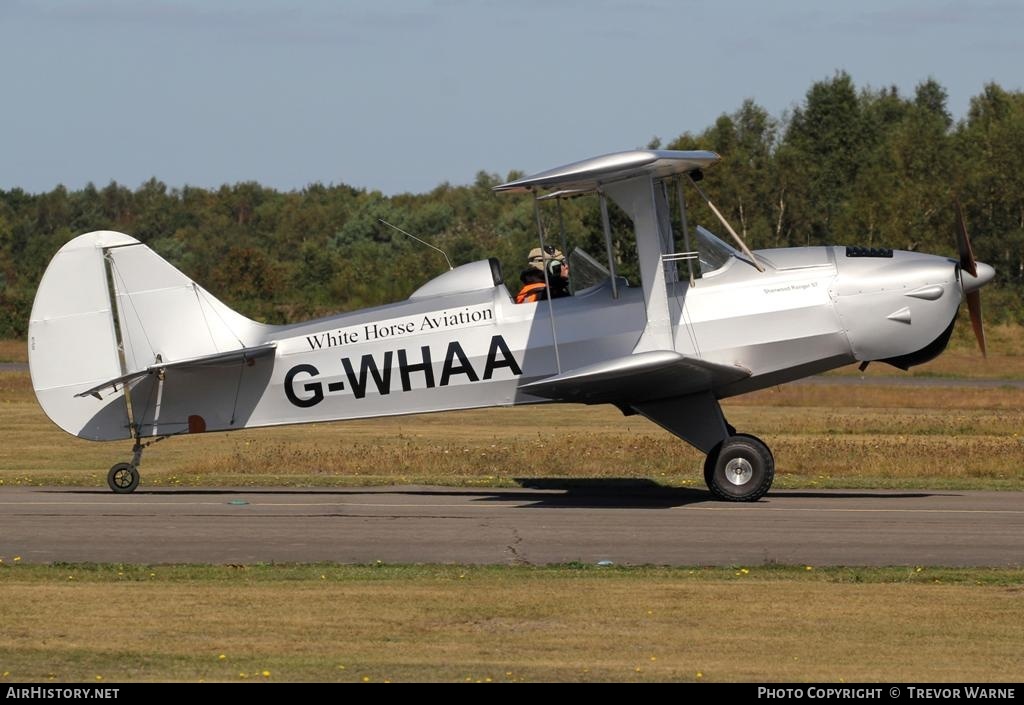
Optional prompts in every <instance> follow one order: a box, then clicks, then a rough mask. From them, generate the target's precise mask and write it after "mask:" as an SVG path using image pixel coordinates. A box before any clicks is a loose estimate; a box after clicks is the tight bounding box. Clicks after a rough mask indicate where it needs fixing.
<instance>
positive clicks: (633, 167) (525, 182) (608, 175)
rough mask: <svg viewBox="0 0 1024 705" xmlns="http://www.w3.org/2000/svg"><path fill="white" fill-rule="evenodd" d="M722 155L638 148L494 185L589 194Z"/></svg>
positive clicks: (687, 168) (684, 169)
mask: <svg viewBox="0 0 1024 705" xmlns="http://www.w3.org/2000/svg"><path fill="white" fill-rule="evenodd" d="M719 159H720V157H719V156H718V155H717V154H715V153H714V152H701V151H689V152H684V151H675V150H662V149H637V150H633V151H630V152H615V153H613V154H605V155H602V156H600V157H593V158H592V159H584V160H583V161H580V162H573V163H572V164H566V165H565V166H560V167H556V168H554V169H548V170H547V171H543V172H541V173H539V174H533V175H531V176H527V177H525V178H522V179H517V180H516V181H510V182H508V183H506V184H500V185H498V186H495V187H494V188H493V189H492V190H493V191H513V192H515V191H529V190H533V189H550V188H558V189H559V190H561V191H563V193H561V194H559V195H561V196H568V195H577V194H582V193H589V192H591V191H594V190H596V189H598V188H600V187H601V186H603V185H605V184H609V183H613V182H615V181H622V180H624V179H630V178H633V177H635V176H641V175H644V174H647V175H650V176H655V177H659V178H663V177H666V176H670V175H671V174H682V173H686V172H691V171H695V170H697V169H706V168H708V167H709V166H711V165H712V164H714V163H715V162H717V161H718V160H719Z"/></svg>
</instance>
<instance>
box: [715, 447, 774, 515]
mask: <svg viewBox="0 0 1024 705" xmlns="http://www.w3.org/2000/svg"><path fill="white" fill-rule="evenodd" d="M774 479H775V458H774V457H773V456H772V452H771V451H770V450H769V449H768V446H766V445H765V444H764V442H763V441H761V439H760V438H757V437H755V436H749V435H747V434H745V433H739V434H736V435H733V436H729V437H728V438H726V439H725V440H724V441H722V442H721V443H719V444H718V446H716V447H715V448H714V450H712V451H711V452H710V453H708V457H707V459H706V460H705V461H704V481H705V482H706V483H707V485H708V489H709V490H711V492H712V494H714V495H715V496H716V497H718V498H719V499H724V500H728V501H730V502H753V501H756V500H758V499H760V498H761V497H763V496H764V495H765V494H766V493H767V492H768V490H769V489H771V486H772V480H774Z"/></svg>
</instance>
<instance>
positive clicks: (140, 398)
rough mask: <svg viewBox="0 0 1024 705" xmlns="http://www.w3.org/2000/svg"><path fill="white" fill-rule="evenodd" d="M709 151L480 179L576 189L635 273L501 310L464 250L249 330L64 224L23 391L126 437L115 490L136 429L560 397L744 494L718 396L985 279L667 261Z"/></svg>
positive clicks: (749, 479)
mask: <svg viewBox="0 0 1024 705" xmlns="http://www.w3.org/2000/svg"><path fill="white" fill-rule="evenodd" d="M716 160H717V155H714V154H712V153H708V152H655V151H639V152H626V153H621V154H617V155H608V156H606V157H600V158H597V159H594V160H587V161H586V162H580V163H577V164H574V165H569V166H568V167H562V168H560V169H556V170H552V171H550V172H544V173H543V174H539V175H537V176H535V177H530V178H527V179H523V180H520V181H518V182H513V183H511V184H506V185H504V186H503V187H499V190H510V191H532V192H533V193H534V195H535V196H536V195H538V194H539V193H541V192H542V191H544V190H549V191H550V190H555V194H554V195H555V196H556V197H557V196H558V195H559V193H560V192H561V193H565V194H571V195H576V194H578V193H581V192H586V191H596V192H598V193H599V194H600V197H601V198H602V199H603V198H606V197H610V198H612V199H614V200H615V201H616V202H617V203H618V205H619V206H620V207H622V208H623V210H625V211H626V213H627V214H629V215H630V217H631V218H632V220H633V223H634V228H635V232H636V237H637V250H638V256H639V259H640V270H641V278H642V286H638V287H631V286H627V285H626V282H625V280H623V279H621V278H619V277H616V276H615V275H614V270H613V269H612V273H610V274H608V276H607V278H605V279H603V280H599V281H595V282H593V283H591V285H590V286H588V287H586V288H584V289H582V290H577V291H576V293H575V295H574V296H572V297H568V298H562V299H554V300H550V301H540V302H537V303H527V304H516V303H515V302H514V301H513V299H512V296H511V295H510V292H509V291H508V290H507V289H506V287H505V286H504V284H503V283H502V276H501V272H500V266H499V265H498V263H497V262H496V261H494V260H485V261H479V262H472V263H469V264H465V265H462V266H459V267H456V268H455V269H452V270H451V271H448V272H446V273H444V274H442V275H440V276H438V277H437V278H435V279H433V280H431V281H429V282H428V283H426V284H425V285H423V286H422V287H420V288H419V289H418V290H416V291H415V292H414V293H413V294H412V295H411V296H410V297H409V299H408V300H406V301H402V302H399V303H395V304H390V305H387V306H381V307H378V308H373V309H367V310H363V311H358V312H353V313H347V314H341V315H338V316H334V317H330V318H325V319H320V320H316V321H312V322H309V323H303V324H299V325H290V326H267V325H262V324H259V323H256V322H253V321H251V320H249V319H246V318H244V317H243V316H241V315H239V314H237V313H235V312H234V311H232V310H231V309H229V308H228V307H227V306H225V305H224V304H222V303H221V302H219V301H218V300H216V299H215V298H214V297H213V296H211V295H210V294H209V293H208V292H206V291H205V290H204V289H202V288H201V287H199V286H198V285H197V284H196V283H195V282H193V281H192V280H191V279H189V278H188V277H187V276H185V275H184V274H182V273H181V272H179V271H178V270H177V269H175V268H174V267H172V266H171V265H170V264H168V263H167V262H165V261H164V260H162V259H161V258H160V257H159V256H158V255H156V254H155V253H154V252H152V250H150V249H149V248H147V247H146V246H145V245H143V244H141V243H139V242H138V241H136V240H135V239H134V238H131V237H129V236H127V235H123V234H121V233H114V232H109V231H101V232H95V233H89V234H86V235H82V236H80V237H78V238H76V239H74V240H72V241H71V242H69V243H68V244H67V245H65V246H64V247H63V248H62V249H61V250H60V252H59V253H58V254H57V255H56V256H55V257H54V259H53V261H52V262H51V264H50V267H49V268H48V270H47V272H46V274H45V275H44V278H43V281H42V283H41V284H40V288H39V292H38V294H37V297H36V301H35V303H34V306H33V311H32V319H31V322H30V328H29V337H30V342H29V347H30V365H31V371H32V380H33V386H34V388H35V390H36V394H37V397H38V398H39V401H40V403H41V405H42V406H43V408H44V410H45V411H46V413H47V414H48V415H49V416H50V418H51V419H52V420H53V421H54V422H55V423H57V424H58V425H59V426H61V427H62V428H63V429H65V430H66V431H68V432H69V433H72V434H74V435H76V436H80V437H83V438H89V439H93V440H114V439H126V438H134V439H135V441H136V455H135V457H134V459H133V462H132V463H123V464H119V465H117V466H115V467H114V468H112V469H111V476H110V484H111V487H112V488H113V489H115V490H116V491H130V490H132V489H134V488H135V485H137V483H138V471H137V465H138V461H139V455H140V453H141V447H142V445H143V444H144V443H145V441H146V440H149V439H152V438H157V437H164V436H169V435H176V434H182V433H190V432H192V433H195V432H202V431H222V430H234V429H241V428H254V427H261V426H274V425H279V424H294V423H307V422H317V421H331V420H339V419H355V418H365V417H373V416H385V415H396V414H412V413H420V412H432V411H444V410H451V409H467V408H475V407H487V406H504V405H512V404H520V403H536V402H545V401H562V402H582V403H610V404H615V405H616V406H618V407H619V408H620V409H622V410H623V411H624V412H625V413H640V414H643V415H644V416H646V417H647V418H649V419H651V420H652V421H654V422H656V423H658V424H659V425H661V426H663V427H664V428H666V429H667V430H669V431H671V432H672V433H674V434H676V435H677V436H679V437H680V438H683V439H684V440H686V441H688V442H689V443H691V444H692V445H694V446H695V447H697V448H699V449H701V450H702V451H704V452H705V453H708V463H707V464H706V466H705V475H706V478H707V480H708V484H709V487H711V489H712V490H713V491H714V492H715V493H716V494H718V495H719V496H721V497H724V498H727V499H756V498H757V497H760V496H761V495H763V494H764V492H766V491H767V489H768V487H769V486H770V484H771V479H772V475H773V473H774V461H773V460H772V459H771V453H770V451H769V450H768V449H767V447H766V446H764V444H763V443H762V442H761V441H759V440H758V439H756V438H754V437H752V436H746V435H743V434H739V435H737V434H735V431H734V430H733V429H732V428H731V427H730V426H729V425H728V424H727V423H726V421H725V418H724V417H723V415H722V412H721V408H720V406H719V403H718V400H719V399H721V398H724V397H729V396H733V395H736V394H742V393H745V392H749V391H753V390H756V389H761V388H764V387H768V386H772V385H776V384H779V383H782V382H787V381H790V380H794V379H798V378H800V377H804V376H807V375H811V374H816V373H819V372H823V371H825V370H828V369H832V368H835V367H839V366H842V365H846V364H849V363H852V362H855V361H870V360H884V361H888V362H891V363H892V364H895V365H897V366H899V367H903V368H906V367H909V366H910V365H913V364H918V363H919V362H923V361H926V360H927V359H930V358H931V357H934V356H935V355H937V354H938V353H939V352H941V350H942V349H943V348H944V347H945V343H946V341H947V340H948V337H949V334H950V332H951V330H952V325H953V321H954V319H955V317H956V313H957V309H958V307H959V305H960V302H961V295H962V293H969V292H972V291H975V290H977V289H978V288H979V287H981V286H982V285H983V284H984V283H986V282H987V281H988V280H989V279H991V277H992V276H993V272H992V270H991V268H990V267H988V266H987V265H982V264H979V265H978V269H977V274H976V276H972V275H970V274H968V273H966V272H964V271H962V269H963V268H962V267H961V264H960V263H958V262H957V261H956V260H951V259H948V258H945V257H939V256H933V255H926V254H919V253H913V252H900V251H891V250H866V249H862V248H846V247H801V248H788V249H773V250H761V251H756V252H750V251H749V250H745V248H743V249H744V251H740V250H734V249H732V248H731V247H729V246H727V245H725V244H724V243H723V242H721V241H720V240H718V239H717V238H716V237H715V236H713V235H712V234H711V233H710V232H708V231H707V230H704V229H703V228H697V229H695V230H694V231H693V232H689V230H688V229H687V226H686V225H685V217H684V218H683V219H682V222H683V224H684V225H683V228H684V230H686V232H685V233H684V235H685V239H686V240H687V241H688V242H689V241H690V240H692V241H693V242H694V243H695V245H696V247H695V249H691V250H688V251H685V252H682V253H677V252H676V249H677V248H676V245H677V242H678V240H679V235H680V234H679V233H674V232H673V230H672V225H671V219H670V218H669V213H670V208H669V203H670V201H671V200H672V198H671V195H672V194H673V193H676V192H674V191H673V190H672V189H671V188H669V186H670V185H672V186H673V187H674V186H675V184H676V180H677V179H679V178H686V177H689V176H690V175H691V174H694V173H696V172H697V171H698V170H700V169H703V168H706V167H707V166H710V164H711V163H713V162H714V161H716ZM678 194H679V205H680V209H683V206H684V204H683V203H682V198H681V196H682V189H681V188H679V189H678ZM602 205H604V204H603V203H602ZM684 214H685V211H684ZM691 247H692V246H691ZM613 264H614V263H613V262H610V263H609V265H613ZM609 268H612V267H611V266H610V267H609ZM769 465H770V467H769ZM115 471H117V472H115ZM118 473H120V474H118ZM118 478H120V479H118Z"/></svg>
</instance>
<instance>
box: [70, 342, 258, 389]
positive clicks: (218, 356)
mask: <svg viewBox="0 0 1024 705" xmlns="http://www.w3.org/2000/svg"><path fill="white" fill-rule="evenodd" d="M275 348H277V343H265V344H263V345H257V346H255V347H251V348H239V349H238V350H229V351H228V352H221V353H214V354H212V355H203V356H201V357H191V358H187V359H185V360H174V361H173V362H155V363H153V364H152V365H150V366H149V367H146V368H145V369H142V370H136V371H135V372H129V373H128V374H126V375H121V376H120V377H114V378H113V379H108V380H107V381H106V382H103V383H101V384H97V385H96V386H95V387H91V388H89V389H86V390H85V391H84V392H79V393H78V394H76V395H75V396H76V397H84V396H89V395H90V394H91V395H92V396H94V397H96V398H97V399H100V398H102V397H100V392H101V391H103V390H104V389H106V388H107V387H110V390H111V391H112V392H116V391H117V386H118V385H127V384H131V383H132V382H134V381H136V380H139V379H142V378H143V377H145V376H146V375H151V374H153V373H154V372H160V371H161V370H170V369H174V368H176V367H177V368H180V367H208V366H211V365H222V364H225V363H231V362H236V361H237V362H245V361H246V360H255V359H256V358H258V357H263V356H264V355H272V354H273V353H274V349H275Z"/></svg>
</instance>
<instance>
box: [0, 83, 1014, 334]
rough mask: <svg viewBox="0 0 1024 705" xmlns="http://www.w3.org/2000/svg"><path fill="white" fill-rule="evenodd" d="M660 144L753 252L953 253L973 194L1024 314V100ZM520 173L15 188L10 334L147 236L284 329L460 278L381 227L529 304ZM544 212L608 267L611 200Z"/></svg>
mask: <svg viewBox="0 0 1024 705" xmlns="http://www.w3.org/2000/svg"><path fill="white" fill-rule="evenodd" d="M646 146H648V147H652V148H658V147H665V148H668V149H709V150H713V151H715V152H718V153H719V154H721V155H722V157H723V160H724V161H723V163H722V164H719V165H717V166H715V167H714V168H712V169H710V170H709V171H708V173H707V174H706V178H705V180H704V181H703V182H702V187H703V188H704V190H705V191H706V192H707V193H708V194H709V195H710V196H711V198H712V199H713V200H714V201H715V203H716V205H718V206H719V208H720V209H722V211H723V212H724V213H725V214H726V217H727V218H728V219H729V221H730V222H731V223H732V224H733V226H734V227H735V228H736V230H737V231H739V232H740V234H741V235H742V236H743V237H744V239H745V240H746V241H747V242H748V244H749V245H750V246H751V248H754V249H757V248H767V247H786V246H792V245H819V244H849V245H867V246H874V247H892V248H897V249H907V250H919V251H924V252H933V253H937V254H948V255H950V256H955V253H956V247H955V243H954V233H955V229H956V221H955V211H954V208H953V202H954V199H957V198H958V199H959V200H960V201H961V202H962V204H963V208H964V212H965V215H966V219H967V223H968V229H969V231H970V233H971V238H972V242H973V244H974V250H975V253H976V255H977V257H978V259H979V260H982V261H985V262H988V263H989V264H992V265H993V266H994V267H995V268H996V269H997V272H998V275H997V280H996V285H995V286H991V287H988V288H986V302H987V304H986V312H985V314H986V318H988V319H990V320H997V321H1015V322H1020V321H1022V320H1024V168H1022V166H1021V160H1022V157H1024V93H1022V92H1020V91H1008V90H1005V89H1003V88H1001V87H1000V86H999V85H997V84H995V83H991V84H988V85H985V86H984V87H983V89H982V91H981V92H980V93H979V94H978V95H976V96H975V97H973V98H972V99H971V102H970V108H969V110H968V112H967V114H966V115H965V116H964V117H963V118H961V119H960V120H954V119H953V117H952V115H951V114H950V112H949V109H948V106H947V94H946V91H945V89H944V88H943V87H942V86H941V85H940V84H939V83H938V82H936V81H935V80H933V79H929V80H926V81H924V82H922V83H920V84H919V85H918V86H917V87H916V89H915V91H914V95H913V96H903V95H901V94H900V92H899V91H898V90H897V89H896V88H895V87H888V88H881V89H872V88H860V89H858V88H857V87H856V85H855V84H854V82H853V80H852V79H851V77H850V76H849V75H848V74H847V73H845V72H837V73H836V74H835V75H833V76H831V77H829V78H827V79H825V80H822V81H818V82H815V83H814V84H813V85H812V86H811V87H810V89H809V90H808V91H807V93H806V95H805V96H804V98H803V100H802V101H801V102H800V103H799V104H798V105H796V106H795V107H793V108H792V109H791V110H789V111H787V113H785V114H784V115H782V116H779V117H775V116H772V115H770V114H769V113H768V112H767V111H766V110H765V109H764V108H762V107H761V106H759V105H757V103H756V102H754V101H753V100H747V101H745V102H744V103H743V104H742V105H741V106H740V107H739V108H738V109H737V110H735V111H734V112H732V113H728V114H722V115H721V116H720V117H719V118H718V119H717V120H716V121H715V123H714V124H713V125H711V126H710V127H708V128H707V129H705V130H704V131H702V132H700V133H691V132H686V133H684V134H682V135H680V136H678V137H676V138H675V139H673V140H671V141H669V142H667V143H663V142H662V141H661V140H660V139H657V138H655V139H652V140H651V141H650V142H649V143H648V144H647V145H646ZM587 156H592V155H580V157H581V158H584V157H587ZM530 166H533V167H536V168H537V169H544V168H548V167H550V166H554V165H552V164H539V165H530ZM519 176H522V174H521V173H518V172H514V173H511V174H508V175H506V176H504V177H500V176H499V175H497V174H492V173H488V172H486V171H481V172H479V173H478V174H477V176H476V180H475V182H474V183H473V184H472V185H469V186H452V185H450V184H447V183H445V184H441V185H439V186H437V187H436V188H435V189H433V190H432V191H430V192H428V193H422V194H400V195H395V196H384V195H382V194H381V193H380V192H379V191H373V190H367V189H364V188H357V187H354V186H349V185H344V184H339V185H323V184H320V183H315V184H311V185H309V186H307V187H306V188H304V189H302V190H299V191H288V192H280V191H277V190H275V189H270V188H265V187H263V186H261V185H260V184H258V183H255V182H244V183H237V184H233V185H224V186H221V187H220V188H219V189H204V188H196V187H191V186H185V187H183V188H168V187H167V185H166V184H164V183H163V182H161V181H159V180H157V179H156V178H153V179H150V180H149V181H147V182H145V183H143V184H142V185H141V186H139V187H138V188H136V189H134V190H132V189H130V188H128V187H126V186H124V185H121V184H118V183H115V182H112V183H110V184H108V185H107V186H105V187H102V188H97V187H96V186H94V185H92V184H89V185H87V186H86V187H85V188H83V189H80V190H74V191H71V190H68V189H66V188H64V187H63V186H58V187H56V188H55V189H53V190H52V191H50V192H48V193H40V194H30V193H26V192H25V191H23V190H22V189H18V188H14V189H11V190H7V191H5V190H0V337H24V335H25V332H26V329H27V326H28V318H29V313H30V309H31V304H32V298H33V296H34V294H35V290H36V287H37V286H38V283H39V279H40V277H41V276H42V273H43V271H44V270H45V268H46V264H47V263H48V261H49V259H50V257H52V256H53V254H54V253H55V252H56V251H57V250H58V249H59V248H60V246H61V245H63V244H64V243H65V242H67V241H68V240H69V239H71V238H72V237H74V236H76V235H79V234H81V233H83V232H88V231H90V230H98V229H112V230H120V231H123V232H126V233H129V234H131V235H133V236H134V237H137V238H138V239H140V240H142V241H143V242H145V243H147V244H148V245H149V246H150V247H152V248H153V249H154V250H156V251H157V252H158V253H159V254H161V255H162V256H163V257H165V258H167V259H168V260H170V261H171V262H172V263H174V264H175V265H176V266H177V267H178V268H179V269H181V270H182V271H184V272H186V273H187V274H188V275H189V276H191V277H192V278H194V279H195V280H196V281H198V282H199V283H200V284H201V285H202V286H204V287H205V288H207V289H209V290H210V291H211V292H212V293H213V294H214V295H216V296H217V297H218V298H221V299H222V300H223V301H225V303H227V304H229V305H230V306H232V307H234V308H236V309H237V310H239V311H240V312H242V313H244V314H246V315H248V316H250V317H252V318H255V319H258V320H262V321H265V322H269V323H284V322H291V321H296V320H302V319H306V318H309V317H313V316H318V315H327V314H328V313H332V312H335V311H343V310H352V309H357V308H362V307H365V306H373V305H378V304H383V303H387V302H390V301H395V300H399V299H401V298H404V297H406V296H408V295H409V294H410V293H411V292H412V291H413V290H414V289H416V288H417V287H418V286H420V285H421V284H422V283H423V282H425V281H426V280H427V279H429V278H430V277H432V276H434V275H436V274H438V273H440V272H442V271H444V268H445V264H444V260H443V258H441V256H440V255H437V254H435V253H434V252H433V251H432V250H429V249H427V248H424V247H423V246H422V245H419V244H417V243H415V242H413V241H412V240H410V239H409V238H407V237H405V236H404V235H401V234H399V233H397V232H396V231H394V230H393V229H391V228H389V227H387V226H385V225H383V224H381V223H380V220H381V219H383V220H386V221H388V222H390V223H393V224H394V225H396V226H398V227H400V228H402V229H404V230H407V231H408V232H411V233H413V234H415V235H417V236H419V237H422V238H425V239H428V240H429V241H430V242H431V243H433V244H434V245H436V246H438V247H440V248H441V249H443V250H445V251H446V252H447V253H448V254H449V256H450V257H451V258H452V260H453V261H454V262H455V263H457V264H458V263H464V262H468V261H472V260H476V259H483V258H486V257H497V258H498V259H499V260H501V262H502V263H503V264H504V268H505V274H506V283H507V284H508V285H509V288H510V289H513V290H515V289H516V288H517V287H518V274H519V271H520V269H521V268H522V267H523V266H524V265H525V259H526V253H527V252H528V251H529V249H530V248H531V247H534V246H536V244H537V216H536V214H535V212H534V204H533V202H532V200H531V199H529V198H527V197H523V196H516V195H504V194H502V195H496V194H493V193H491V191H490V189H491V187H492V186H494V185H496V184H498V183H501V182H503V181H506V180H508V179H513V178H517V177H519ZM698 200H699V199H693V198H690V199H688V206H692V207H691V208H690V211H689V217H690V220H691V221H695V222H698V223H701V224H704V225H705V226H707V227H708V228H709V229H710V230H712V231H720V228H719V227H718V223H717V221H716V220H715V218H714V216H712V215H711V214H710V212H709V211H707V210H706V208H705V207H704V206H703V204H702V203H698ZM540 217H541V220H542V222H543V223H544V226H545V229H546V230H547V231H548V232H549V234H550V236H551V237H554V238H557V237H558V233H559V232H560V228H561V226H562V224H564V231H565V233H566V234H567V238H568V240H569V241H570V243H571V244H578V245H581V246H582V247H584V249H587V250H588V251H590V252H591V253H592V254H598V253H603V251H604V245H603V240H602V238H603V235H602V229H601V221H600V215H599V209H598V204H597V201H596V199H595V198H592V197H591V198H586V197H585V198H579V199H575V200H571V201H566V202H564V203H563V204H562V207H561V211H560V212H558V211H557V210H556V209H555V208H554V206H552V205H551V204H545V205H544V207H543V208H542V209H541V213H540ZM612 221H613V224H614V228H613V230H614V233H615V256H616V258H617V259H618V260H619V267H620V269H621V270H622V271H623V272H624V273H625V274H626V275H627V276H629V275H631V274H633V275H635V270H633V269H632V268H631V255H632V249H633V245H632V243H631V235H630V229H629V227H628V222H627V221H626V219H625V216H624V215H623V214H622V213H619V212H613V213H612Z"/></svg>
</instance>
